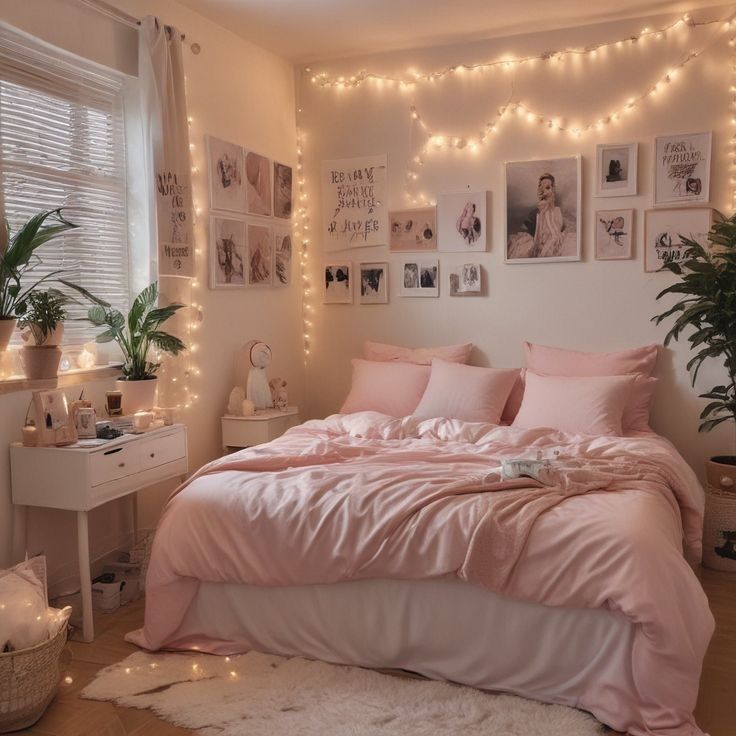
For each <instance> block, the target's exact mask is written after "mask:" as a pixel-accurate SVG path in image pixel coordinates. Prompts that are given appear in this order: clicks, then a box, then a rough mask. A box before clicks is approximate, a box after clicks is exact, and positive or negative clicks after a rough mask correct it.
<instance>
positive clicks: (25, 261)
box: [0, 208, 78, 351]
mask: <svg viewBox="0 0 736 736" xmlns="http://www.w3.org/2000/svg"><path fill="white" fill-rule="evenodd" d="M76 227H78V226H77V225H75V224H74V223H73V222H69V220H67V219H66V218H65V217H64V216H63V215H62V214H61V208H58V209H55V210H49V211H47V212H40V213H39V214H37V215H34V216H33V217H31V218H30V220H28V222H26V223H25V224H24V225H22V226H21V227H20V228H19V229H18V230H17V232H16V233H15V234H12V233H11V231H10V226H9V224H8V221H7V220H5V233H4V234H3V235H4V237H2V238H0V351H2V350H5V348H7V346H8V342H9V341H10V337H11V335H12V334H13V330H14V329H15V324H16V316H17V314H18V311H19V310H20V311H21V312H22V310H23V305H24V304H25V301H26V300H27V299H28V297H29V295H30V294H31V293H32V292H33V291H35V290H36V289H37V288H38V286H39V285H40V284H41V283H43V282H44V281H48V280H49V279H52V278H54V277H56V276H58V274H60V273H61V270H56V271H52V272H50V273H48V274H46V275H45V276H42V277H41V278H38V279H35V280H31V283H28V276H29V274H32V272H33V269H34V268H36V267H37V266H38V264H39V263H40V262H41V260H40V258H39V257H38V254H37V253H36V250H37V249H38V248H39V247H40V246H42V245H43V244H44V243H47V242H48V241H49V240H51V239H52V238H55V237H56V236H57V235H61V234H62V233H64V232H66V231H67V230H71V229H73V228H76ZM24 277H25V279H24ZM21 281H23V283H22V284H21Z"/></svg>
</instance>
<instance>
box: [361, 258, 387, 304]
mask: <svg viewBox="0 0 736 736" xmlns="http://www.w3.org/2000/svg"><path fill="white" fill-rule="evenodd" d="M359 304H388V263H361V264H360V297H359Z"/></svg>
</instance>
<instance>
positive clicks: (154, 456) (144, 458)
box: [138, 432, 187, 470]
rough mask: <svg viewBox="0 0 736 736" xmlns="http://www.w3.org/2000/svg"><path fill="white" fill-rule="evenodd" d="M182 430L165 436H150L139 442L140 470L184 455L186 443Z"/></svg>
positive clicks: (172, 460)
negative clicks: (148, 438)
mask: <svg viewBox="0 0 736 736" xmlns="http://www.w3.org/2000/svg"><path fill="white" fill-rule="evenodd" d="M186 442H187V441H186V435H185V434H184V432H177V433H176V434H169V435H166V436H165V437H151V439H150V440H144V441H142V442H141V443H140V447H139V448H138V451H139V452H140V470H149V469H150V468H155V467H157V466H158V465H166V463H171V462H174V460H180V459H181V458H184V457H186V454H187V444H186Z"/></svg>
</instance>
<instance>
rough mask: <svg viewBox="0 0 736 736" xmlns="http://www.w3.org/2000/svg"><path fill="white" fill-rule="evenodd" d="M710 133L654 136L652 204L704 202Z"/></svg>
mask: <svg viewBox="0 0 736 736" xmlns="http://www.w3.org/2000/svg"><path fill="white" fill-rule="evenodd" d="M711 138H712V134H711V133H686V134H684V135H666V136H661V137H659V138H657V140H656V152H655V160H654V204H655V205H656V204H667V203H673V202H678V203H681V204H682V203H687V202H707V201H708V200H709V199H710V149H711Z"/></svg>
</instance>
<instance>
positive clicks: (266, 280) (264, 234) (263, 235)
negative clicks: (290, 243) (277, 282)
mask: <svg viewBox="0 0 736 736" xmlns="http://www.w3.org/2000/svg"><path fill="white" fill-rule="evenodd" d="M246 233H247V234H246V243H247V246H248V249H247V253H248V257H247V261H246V269H245V271H246V283H247V284H248V286H249V287H256V288H261V287H263V286H272V285H273V251H274V242H273V229H272V227H271V225H270V223H269V222H267V221H262V220H250V221H247V222H246Z"/></svg>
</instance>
